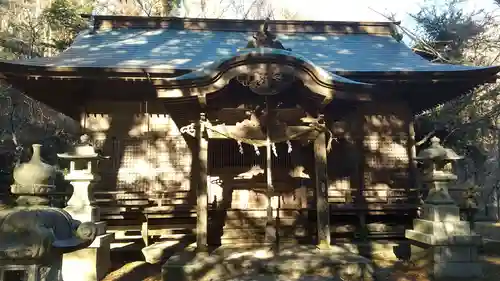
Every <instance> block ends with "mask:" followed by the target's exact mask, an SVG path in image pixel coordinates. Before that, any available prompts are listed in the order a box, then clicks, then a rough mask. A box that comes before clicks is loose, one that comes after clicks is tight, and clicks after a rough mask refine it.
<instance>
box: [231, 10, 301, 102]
mask: <svg viewBox="0 0 500 281" xmlns="http://www.w3.org/2000/svg"><path fill="white" fill-rule="evenodd" d="M268 21H269V19H266V21H265V22H264V24H263V25H262V28H261V30H259V31H257V32H256V33H255V34H254V36H253V38H252V39H251V40H249V41H248V43H247V46H246V48H247V49H251V48H272V49H279V50H285V51H291V50H292V49H290V48H285V47H284V46H283V44H281V42H280V41H279V40H277V39H276V35H275V34H273V33H271V32H270V31H269V23H268ZM236 80H238V82H240V83H241V84H242V85H243V86H245V87H248V88H250V90H251V91H252V92H254V93H256V94H258V95H263V96H271V95H276V94H278V93H280V92H281V91H282V90H284V89H285V88H286V87H288V86H289V85H290V84H291V83H292V82H293V81H294V80H295V77H294V76H293V75H290V74H286V73H282V72H280V71H279V69H276V68H273V69H268V70H258V71H255V72H254V73H253V74H252V75H246V74H245V75H240V76H237V77H236Z"/></svg>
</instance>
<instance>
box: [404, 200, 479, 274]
mask: <svg viewBox="0 0 500 281" xmlns="http://www.w3.org/2000/svg"><path fill="white" fill-rule="evenodd" d="M405 237H406V238H407V239H409V240H410V241H411V243H412V245H411V260H412V261H413V262H414V263H416V264H417V265H419V266H424V267H425V268H427V269H428V270H429V273H430V274H431V275H433V276H434V277H436V278H441V277H453V278H459V277H464V278H473V277H480V276H482V268H481V264H480V263H479V260H478V250H479V247H480V245H481V244H482V239H481V236H479V235H477V234H475V233H472V232H471V230H470V225H469V223H468V222H465V221H460V216H459V209H458V207H456V206H453V205H428V204H426V205H424V207H423V210H422V219H415V220H413V229H408V230H406V232H405Z"/></svg>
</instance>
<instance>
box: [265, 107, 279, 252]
mask: <svg viewBox="0 0 500 281" xmlns="http://www.w3.org/2000/svg"><path fill="white" fill-rule="evenodd" d="M269 103H270V100H269V99H268V98H267V97H266V111H267V114H268V115H267V130H266V184H267V190H266V197H267V212H266V213H267V219H266V230H265V238H264V239H265V241H266V243H270V244H273V243H276V241H277V233H276V231H277V229H276V225H275V222H274V216H273V207H272V204H271V201H272V198H273V195H274V185H273V173H272V170H273V169H272V163H273V161H272V153H273V152H272V149H271V146H272V143H271V136H270V132H269V128H271V126H270V124H271V122H272V121H274V118H275V117H276V116H275V115H274V113H275V112H274V110H272V107H271V106H270V104H269ZM277 212H279V209H278V210H277Z"/></svg>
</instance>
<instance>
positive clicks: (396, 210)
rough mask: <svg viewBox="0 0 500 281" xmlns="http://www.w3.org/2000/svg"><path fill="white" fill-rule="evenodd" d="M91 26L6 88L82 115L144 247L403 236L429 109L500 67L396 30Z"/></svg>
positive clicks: (105, 22) (103, 199) (211, 23)
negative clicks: (419, 117)
mask: <svg viewBox="0 0 500 281" xmlns="http://www.w3.org/2000/svg"><path fill="white" fill-rule="evenodd" d="M89 19H90V20H91V22H92V25H91V27H90V28H89V30H87V31H85V32H83V33H81V34H80V35H79V36H78V37H77V38H76V40H75V41H74V43H73V44H72V45H71V46H70V47H69V48H68V49H67V50H66V51H64V52H62V53H61V54H59V55H57V56H54V57H47V58H36V59H29V60H18V61H1V62H0V73H1V79H2V80H3V81H4V82H6V83H9V84H11V85H13V86H14V87H15V88H17V89H19V90H21V91H23V92H24V93H25V94H27V95H28V96H30V97H33V98H35V99H37V100H39V101H41V102H43V103H46V104H47V105H49V106H51V107H53V108H54V109H56V110H58V111H60V112H62V113H64V114H67V115H68V116H71V117H73V118H75V119H78V120H81V126H82V130H83V131H85V132H86V133H88V134H89V135H90V136H91V137H92V139H93V142H94V144H95V145H96V146H98V147H100V148H101V149H102V151H103V153H104V154H105V155H109V156H110V157H111V158H110V160H107V161H101V162H100V164H99V171H100V176H101V178H102V179H101V181H100V182H98V183H97V184H96V186H95V187H94V189H93V190H94V196H95V200H94V204H96V206H99V207H100V212H101V219H102V220H105V221H107V222H108V225H109V228H110V229H111V230H113V229H114V230H115V231H118V230H124V233H125V234H127V233H128V234H127V235H128V236H127V235H125V234H124V236H123V237H122V238H124V239H125V238H127V237H128V238H130V237H131V235H132V234H131V233H134V232H138V233H141V236H142V238H143V239H144V241H145V243H146V244H149V243H151V240H152V239H158V238H160V239H184V238H193V239H194V237H196V238H197V240H196V241H197V245H198V247H201V248H204V247H207V246H210V245H221V244H228V243H229V244H235V243H241V244H248V243H251V244H254V243H256V244H265V243H270V244H272V243H306V244H312V243H314V244H320V245H321V244H329V243H331V240H332V241H337V240H339V241H340V240H342V239H345V240H351V241H359V240H366V239H376V238H384V239H398V238H403V237H404V229H405V228H407V227H411V225H409V224H410V223H411V221H412V220H411V219H412V218H413V217H414V216H416V210H417V209H418V206H419V204H420V201H419V200H420V199H419V191H418V188H417V186H416V183H415V173H416V169H415V166H414V160H413V158H414V156H415V139H414V129H413V118H414V116H415V114H417V113H420V112H422V111H423V110H426V109H430V108H432V107H434V106H436V105H439V104H441V103H444V102H446V101H448V100H451V99H453V98H456V97H459V96H461V95H464V94H466V93H468V92H469V91H471V90H472V89H474V88H475V87H477V86H479V85H481V84H484V83H488V82H494V81H496V75H497V72H498V71H499V70H500V69H499V68H498V67H472V66H463V65H448V64H438V63H433V62H430V61H427V60H425V59H424V58H422V57H420V56H419V55H417V54H415V53H413V52H412V51H411V50H410V49H409V48H408V47H407V46H406V45H405V44H404V43H403V42H399V41H398V40H397V37H398V36H395V35H396V34H397V30H396V27H395V24H396V23H392V22H319V21H266V22H264V21H254V20H222V19H181V18H145V17H124V16H95V17H89ZM141 236H138V235H137V237H138V238H139V237H141ZM117 238H119V236H117Z"/></svg>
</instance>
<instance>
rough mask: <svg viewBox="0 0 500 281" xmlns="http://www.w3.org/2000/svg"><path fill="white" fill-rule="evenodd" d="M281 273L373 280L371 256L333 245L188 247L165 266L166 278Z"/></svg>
mask: <svg viewBox="0 0 500 281" xmlns="http://www.w3.org/2000/svg"><path fill="white" fill-rule="evenodd" d="M258 274H263V275H265V276H281V277H283V278H284V279H286V280H300V279H301V278H303V277H304V276H312V275H314V276H327V277H329V278H330V279H329V280H332V279H333V278H335V277H336V278H342V279H343V280H352V281H358V280H360V281H361V280H363V281H368V280H373V274H374V271H373V267H372V264H371V262H370V260H368V259H366V258H364V257H361V256H358V255H355V254H352V253H349V252H347V251H346V250H344V249H341V248H339V247H335V246H332V248H331V249H330V250H329V251H326V250H321V251H320V250H318V249H316V247H315V246H289V247H286V248H282V249H280V250H279V252H275V251H272V250H270V249H269V248H240V247H233V248H230V247H220V248H218V249H216V250H215V251H213V252H211V253H209V254H206V253H196V252H195V251H194V250H186V251H184V252H182V253H179V254H177V255H174V256H172V257H171V258H169V259H168V260H167V262H166V263H165V264H164V265H163V267H162V280H163V281H205V280H206V281H208V280H228V279H231V278H238V277H242V276H248V275H258Z"/></svg>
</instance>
